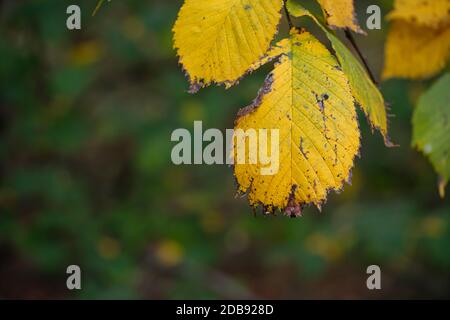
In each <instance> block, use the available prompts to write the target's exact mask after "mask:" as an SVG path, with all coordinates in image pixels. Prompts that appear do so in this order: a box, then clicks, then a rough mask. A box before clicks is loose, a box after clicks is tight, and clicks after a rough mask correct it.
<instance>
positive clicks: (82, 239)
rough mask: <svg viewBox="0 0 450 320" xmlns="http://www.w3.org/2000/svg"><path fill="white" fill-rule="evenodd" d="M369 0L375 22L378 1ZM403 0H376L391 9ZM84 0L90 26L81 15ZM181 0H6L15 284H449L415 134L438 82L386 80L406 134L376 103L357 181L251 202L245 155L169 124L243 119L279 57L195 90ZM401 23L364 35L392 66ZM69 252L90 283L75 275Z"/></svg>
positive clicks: (406, 289)
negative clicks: (420, 108)
mask: <svg viewBox="0 0 450 320" xmlns="http://www.w3.org/2000/svg"><path fill="white" fill-rule="evenodd" d="M305 2H311V3H312V1H311V0H305ZM356 2H357V3H356V5H357V8H358V11H359V20H360V23H361V25H363V26H365V17H366V15H365V8H366V7H367V5H369V4H373V3H374V1H356ZM391 2H392V1H375V3H378V4H379V5H380V6H381V7H382V11H383V15H384V14H386V13H387V12H388V10H390V8H391V7H392V3H391ZM69 4H79V5H80V7H81V10H82V30H81V31H68V30H67V29H66V27H65V22H66V18H67V14H66V8H67V6H68V5H69ZM181 4H182V1H181V0H177V1H168V0H127V1H120V0H112V1H111V2H109V3H108V2H105V4H104V5H103V7H102V8H101V9H100V11H99V12H98V13H97V15H96V16H95V17H92V16H91V13H92V11H93V9H94V8H95V5H96V1H94V0H90V1H87V0H86V1H75V0H73V1H62V0H35V1H31V0H30V1H25V0H24V1H17V0H0V130H1V133H0V161H1V166H0V169H1V172H0V179H1V185H0V298H124V299H128V298H144V299H154V298H169V299H172V298H191V299H196V298H225V299H228V298H276V299H279V298H280V299H281V298H449V297H450V281H449V280H450V279H449V276H450V272H449V271H450V202H449V199H448V197H447V199H445V200H441V199H440V198H439V196H438V192H437V177H436V175H435V173H434V172H433V169H432V167H431V165H430V164H429V163H428V161H427V160H426V159H425V158H424V157H423V156H422V155H421V154H419V153H418V152H416V151H414V150H412V149H411V147H410V141H411V124H410V120H411V114H412V110H413V107H414V105H415V102H416V101H417V97H418V96H419V95H420V93H421V92H423V90H425V89H426V88H427V86H428V85H429V83H430V82H408V81H400V80H393V81H388V82H386V83H383V85H382V89H383V93H384V95H385V98H386V100H387V101H388V102H390V104H391V113H392V114H394V115H395V118H391V120H390V129H391V137H392V140H393V141H394V142H396V143H398V144H400V147H399V148H393V149H388V148H386V147H384V145H383V140H382V138H381V136H380V135H379V134H378V133H375V134H372V133H371V132H370V129H369V128H368V125H367V121H366V120H365V119H364V117H363V116H362V115H361V114H360V123H361V130H362V132H363V147H362V150H361V154H362V158H361V159H357V161H356V163H355V169H354V171H353V185H352V186H346V188H345V191H344V192H343V193H341V194H340V195H331V196H330V197H329V201H328V203H327V204H326V205H325V207H324V209H323V211H322V213H319V212H318V211H317V209H315V208H312V207H311V208H307V209H305V212H304V217H302V218H299V219H289V218H287V217H283V216H275V217H272V216H264V215H261V214H257V215H253V213H252V210H251V209H250V207H249V206H248V204H247V201H246V199H245V198H235V190H236V186H235V182H234V178H233V174H232V170H231V168H229V167H227V166H205V165H203V166H175V165H173V164H172V163H171V161H170V152H171V148H172V147H173V146H174V144H175V143H172V142H171V141H170V135H171V133H172V131H173V130H174V129H176V128H180V127H186V128H188V129H191V128H192V126H193V121H194V120H203V122H204V124H203V125H204V128H211V127H215V128H220V129H221V130H225V129H226V128H232V127H233V122H234V117H235V115H236V113H237V111H238V109H239V108H241V107H243V106H246V105H248V104H249V103H250V102H251V101H252V99H253V98H254V97H255V96H256V93H257V91H258V88H259V87H261V85H262V83H263V80H264V77H265V75H266V74H267V72H268V71H269V70H270V69H271V66H270V65H269V66H265V67H264V68H262V69H260V70H258V71H257V72H255V73H254V74H252V75H250V76H248V77H246V78H245V79H244V80H243V81H242V82H241V84H240V85H239V86H236V87H233V88H232V89H230V90H228V91H226V90H224V89H223V88H217V87H210V88H207V89H204V90H201V91H200V92H199V93H198V94H196V95H190V94H188V93H187V89H188V83H187V80H186V78H185V76H184V74H183V72H182V70H181V68H180V67H179V66H178V63H177V58H176V54H175V52H174V50H173V49H172V34H171V28H172V26H173V23H174V21H175V19H176V15H177V11H178V9H179V8H180V6H181ZM296 24H297V25H304V26H306V25H308V23H306V22H305V20H301V19H300V20H296ZM315 30H316V29H315ZM387 30H388V26H387V25H386V24H385V22H383V28H382V30H374V31H369V35H368V36H367V37H363V36H356V40H357V42H358V44H359V45H360V47H361V49H362V51H363V52H365V54H366V55H367V57H368V60H369V61H370V64H371V66H372V68H373V70H374V71H375V73H376V74H377V75H378V74H379V73H380V69H381V67H382V63H383V43H384V40H385V36H386V31H387ZM286 32H287V29H286V25H285V24H282V25H281V26H280V33H279V36H284V35H286ZM70 264H77V265H79V266H80V267H81V269H82V290H80V291H76V290H75V291H69V290H67V289H66V286H65V285H66V276H67V275H66V273H65V272H66V267H67V266H68V265H70ZM371 264H376V265H379V266H380V267H381V270H382V290H380V291H369V290H368V289H367V288H366V278H367V275H366V268H367V266H369V265H371Z"/></svg>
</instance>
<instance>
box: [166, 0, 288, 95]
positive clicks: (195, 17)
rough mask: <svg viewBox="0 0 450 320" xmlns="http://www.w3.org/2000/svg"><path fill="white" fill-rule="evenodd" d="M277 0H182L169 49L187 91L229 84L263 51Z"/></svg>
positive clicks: (274, 24) (274, 28) (270, 33)
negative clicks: (174, 53)
mask: <svg viewBox="0 0 450 320" xmlns="http://www.w3.org/2000/svg"><path fill="white" fill-rule="evenodd" d="M282 7H283V0H208V1H206V0H185V2H184V4H183V6H182V8H181V9H180V12H179V14H178V19H177V21H176V23H175V26H174V28H173V32H174V47H175V48H176V49H177V53H178V56H179V57H180V63H181V64H182V66H183V68H184V69H185V71H186V72H187V75H188V77H189V80H190V83H191V90H192V91H196V90H198V89H199V88H200V87H203V86H207V85H209V84H211V83H218V84H225V86H226V87H230V86H231V85H233V84H235V83H236V82H237V81H238V80H239V78H240V77H242V76H243V75H244V74H245V73H246V72H248V71H251V70H249V69H250V67H251V66H252V64H254V63H255V62H256V61H258V60H259V59H260V58H261V57H262V56H264V54H265V53H266V51H267V50H268V49H269V46H270V43H271V41H272V40H273V38H274V36H275V34H276V32H277V27H278V23H279V21H280V18H281V9H282Z"/></svg>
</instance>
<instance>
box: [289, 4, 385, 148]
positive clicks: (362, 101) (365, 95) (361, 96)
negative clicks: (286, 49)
mask: <svg viewBox="0 0 450 320" xmlns="http://www.w3.org/2000/svg"><path fill="white" fill-rule="evenodd" d="M288 10H289V13H290V14H291V15H293V16H295V17H302V16H308V17H310V18H312V19H313V20H314V21H315V22H316V23H317V24H318V25H319V27H320V28H321V29H322V30H323V31H324V32H325V34H326V36H327V37H328V39H329V40H330V42H331V45H332V46H333V49H334V51H335V52H336V56H337V58H338V60H339V63H340V65H341V67H342V70H343V71H344V73H345V74H346V76H347V77H348V79H349V83H350V87H351V89H352V93H353V96H354V97H355V100H356V102H357V103H358V104H359V106H360V107H361V109H362V110H363V111H364V113H365V115H366V117H367V118H368V120H369V122H370V124H371V126H372V128H376V129H378V130H379V131H380V132H381V134H382V135H383V138H384V141H385V144H386V145H387V146H392V143H391V142H390V140H389V136H388V128H387V126H388V125H387V114H386V107H385V102H384V98H383V95H382V94H381V92H380V90H379V89H378V88H377V86H376V85H375V84H374V83H373V81H372V80H371V79H370V77H369V75H368V74H367V71H366V70H365V69H364V67H363V66H362V65H361V63H360V62H359V61H358V60H357V59H356V58H355V56H354V55H353V54H352V53H351V52H350V50H349V49H348V48H347V47H346V46H345V45H344V44H343V43H342V42H341V41H340V40H339V39H338V38H337V37H336V36H335V35H334V34H333V33H332V32H331V31H329V30H328V29H327V28H325V27H324V26H323V24H321V23H320V22H319V21H318V20H317V18H316V17H315V16H314V15H312V14H311V13H310V12H309V11H308V10H306V9H305V8H303V7H302V6H300V5H299V4H297V3H295V2H293V1H292V0H289V1H288Z"/></svg>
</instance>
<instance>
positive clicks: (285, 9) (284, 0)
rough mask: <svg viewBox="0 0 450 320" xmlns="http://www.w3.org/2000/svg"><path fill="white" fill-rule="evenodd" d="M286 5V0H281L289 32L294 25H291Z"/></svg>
mask: <svg viewBox="0 0 450 320" xmlns="http://www.w3.org/2000/svg"><path fill="white" fill-rule="evenodd" d="M286 3H287V0H283V7H284V13H285V14H286V18H287V22H288V25H289V30H291V29H292V28H293V27H294V24H293V23H292V20H291V16H290V14H289V11H288V9H287V5H286Z"/></svg>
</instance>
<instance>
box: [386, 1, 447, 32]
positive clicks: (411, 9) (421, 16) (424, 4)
mask: <svg viewBox="0 0 450 320" xmlns="http://www.w3.org/2000/svg"><path fill="white" fill-rule="evenodd" d="M387 18H388V19H391V20H392V19H401V20H404V21H406V22H410V23H413V24H416V25H421V26H426V27H432V28H439V27H443V26H447V25H448V24H449V23H450V1H449V0H395V2H394V10H392V11H391V12H390V13H389V15H388V16H387Z"/></svg>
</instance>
